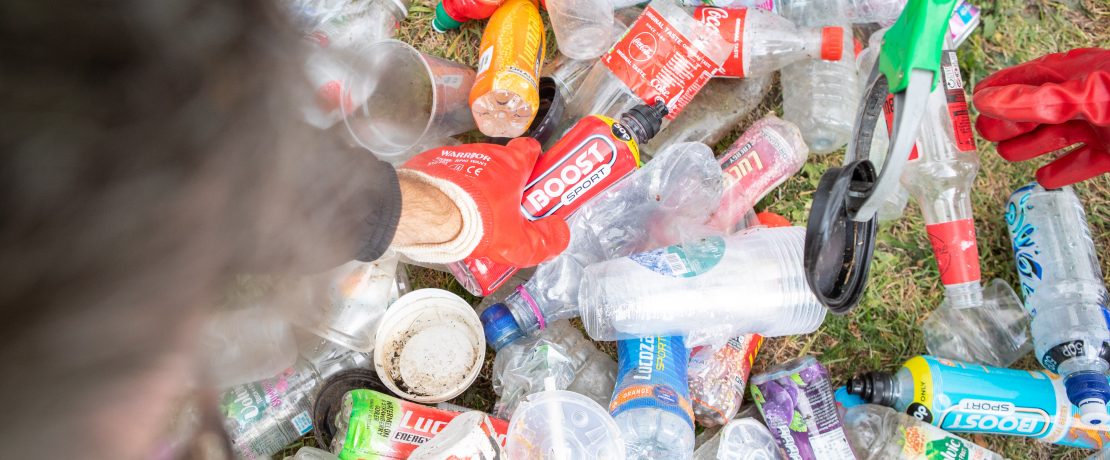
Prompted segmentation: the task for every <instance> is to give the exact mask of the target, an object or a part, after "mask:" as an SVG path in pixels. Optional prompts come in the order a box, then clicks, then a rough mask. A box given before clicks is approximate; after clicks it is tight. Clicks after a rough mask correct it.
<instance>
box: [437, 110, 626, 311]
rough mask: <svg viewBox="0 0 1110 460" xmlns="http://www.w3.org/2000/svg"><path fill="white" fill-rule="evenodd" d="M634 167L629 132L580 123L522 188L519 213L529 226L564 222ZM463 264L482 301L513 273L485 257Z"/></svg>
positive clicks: (613, 125)
mask: <svg viewBox="0 0 1110 460" xmlns="http://www.w3.org/2000/svg"><path fill="white" fill-rule="evenodd" d="M638 167H640V149H639V147H638V146H637V145H636V141H635V140H634V139H633V138H632V136H631V134H629V132H628V129H627V128H625V127H624V126H623V125H621V124H620V123H617V122H616V121H614V120H613V119H612V118H609V117H603V116H600V115H593V116H589V117H586V118H583V119H582V120H581V121H579V122H578V123H577V124H575V125H574V127H572V128H571V129H570V131H568V132H567V134H566V135H564V136H563V137H562V138H561V139H559V141H558V142H556V143H555V145H554V146H552V147H551V149H549V150H548V151H547V152H546V153H544V154H543V155H540V159H539V161H537V162H536V166H535V167H533V169H532V175H531V177H530V178H529V179H528V182H527V183H526V184H525V186H524V194H523V195H522V197H521V200H520V213H521V214H523V215H524V217H525V218H527V219H529V220H536V219H541V218H545V217H550V218H552V219H564V220H565V219H568V218H570V216H571V215H572V214H573V213H574V212H575V211H577V210H578V208H580V207H582V205H584V204H586V203H587V202H589V201H590V200H592V199H593V198H594V197H596V196H597V195H599V194H601V192H603V191H605V189H607V188H609V187H610V186H612V185H613V184H615V183H617V181H619V180H621V179H622V178H624V177H625V176H627V175H629V174H632V172H633V171H635V170H636V168H638ZM463 264H464V266H465V270H466V272H467V273H468V274H469V275H470V276H471V277H472V278H473V280H474V281H475V282H476V283H477V284H478V288H479V290H480V292H479V293H477V294H481V295H483V296H486V295H490V294H492V293H493V291H495V290H497V288H498V287H500V286H501V284H502V283H504V282H505V280H508V279H509V277H511V276H512V275H513V273H516V271H517V268H516V267H510V266H508V265H500V264H495V263H493V262H492V261H490V260H489V259H488V258H485V257H480V258H468V259H466V260H465V261H463ZM454 269H455V268H454V267H453V268H452V270H453V271H454Z"/></svg>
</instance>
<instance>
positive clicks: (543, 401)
mask: <svg viewBox="0 0 1110 460" xmlns="http://www.w3.org/2000/svg"><path fill="white" fill-rule="evenodd" d="M505 453H506V454H507V458H510V459H542V460H557V459H575V460H579V459H581V460H622V459H624V458H625V447H624V442H623V440H622V438H621V432H620V429H619V428H618V427H617V424H616V422H615V421H614V420H613V417H611V416H610V415H609V413H608V412H606V411H605V409H604V408H603V407H601V405H599V404H598V403H597V402H595V401H593V400H591V399H589V398H587V397H585V396H582V395H580V394H578V393H573V392H570V391H562V390H554V389H551V390H546V391H542V392H539V393H536V394H533V395H530V396H528V397H527V398H525V400H524V402H523V403H521V405H520V407H519V408H518V409H517V410H516V412H515V413H514V414H513V418H512V421H511V422H510V423H509V429H508V440H507V442H506V445H505Z"/></svg>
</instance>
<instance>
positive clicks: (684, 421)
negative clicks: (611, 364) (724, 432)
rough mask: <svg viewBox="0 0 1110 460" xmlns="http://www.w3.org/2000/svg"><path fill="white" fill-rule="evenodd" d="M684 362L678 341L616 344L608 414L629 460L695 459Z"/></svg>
mask: <svg viewBox="0 0 1110 460" xmlns="http://www.w3.org/2000/svg"><path fill="white" fill-rule="evenodd" d="M687 357H688V354H687V351H686V346H685V345H684V344H683V341H682V337H643V338H638V339H630V340H622V341H620V342H617V365H618V366H619V367H620V373H619V377H618V379H617V387H616V389H614V390H613V400H612V402H610V403H609V412H610V413H611V414H613V418H614V419H615V420H616V421H617V426H619V427H620V430H621V434H622V436H623V438H624V445H625V450H626V451H627V454H628V456H627V458H628V459H657V458H667V459H678V460H681V459H689V458H691V457H692V456H693V453H694V413H693V410H692V409H691V407H690V391H689V387H688V386H687V383H686V360H687Z"/></svg>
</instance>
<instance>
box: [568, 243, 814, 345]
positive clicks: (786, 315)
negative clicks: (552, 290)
mask: <svg viewBox="0 0 1110 460" xmlns="http://www.w3.org/2000/svg"><path fill="white" fill-rule="evenodd" d="M804 237H805V228H802V227H781V228H767V227H755V228H751V229H747V230H744V231H742V232H740V233H737V234H735V235H731V236H728V237H726V238H721V237H707V238H702V239H700V240H696V241H691V242H688V243H685V244H679V245H673V246H668V247H664V248H660V249H656V250H653V251H648V252H642V253H639V254H634V255H631V256H628V257H623V258H619V259H612V260H608V261H605V262H600V263H596V264H593V265H590V266H589V267H587V268H586V272H585V274H584V275H583V276H582V281H581V287H580V288H579V293H578V305H579V310H580V313H581V315H582V323H583V325H584V326H585V329H586V332H587V333H588V334H589V335H590V337H591V338H593V339H594V340H614V339H626V338H631V337H646V336H653V335H689V334H691V333H693V332H699V331H707V330H712V331H714V332H715V333H719V334H721V336H722V337H736V336H739V335H743V334H749V333H755V334H761V335H763V336H766V337H778V336H783V335H795V334H807V333H810V332H813V331H814V330H816V329H817V327H818V326H820V325H821V323H822V322H823V321H824V319H825V313H826V312H827V309H826V308H825V307H824V306H823V305H821V303H820V302H819V301H818V300H817V298H816V297H814V295H813V291H812V290H810V288H809V285H808V284H806V280H805V271H804V270H803V268H802V243H803V240H804ZM752 267H759V270H752V269H751V268H752ZM737 299H743V301H742V302H743V308H737ZM685 305H697V306H698V308H685V307H684V306H685Z"/></svg>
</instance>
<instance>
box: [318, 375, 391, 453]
mask: <svg viewBox="0 0 1110 460" xmlns="http://www.w3.org/2000/svg"><path fill="white" fill-rule="evenodd" d="M363 388H369V389H371V390H374V391H377V392H379V393H385V394H388V395H391V396H397V395H396V394H394V393H393V392H392V391H389V388H386V386H385V385H384V384H382V381H381V380H380V379H378V374H377V372H374V370H373V369H362V368H355V369H346V370H343V371H339V372H336V373H335V375H333V376H331V377H328V379H327V380H324V383H323V384H321V385H320V388H319V390H317V393H316V402H315V403H313V405H312V425H313V427H314V428H315V429H313V430H312V435H313V436H314V437H315V438H316V444H317V445H318V446H320V448H321V449H325V450H326V449H328V447H329V446H331V438H332V436H334V435H335V414H338V413H339V411H340V410H341V409H342V407H343V396H344V395H346V394H347V392H348V391H351V390H358V389H363Z"/></svg>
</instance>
